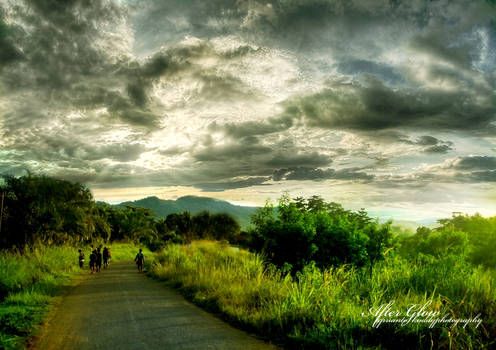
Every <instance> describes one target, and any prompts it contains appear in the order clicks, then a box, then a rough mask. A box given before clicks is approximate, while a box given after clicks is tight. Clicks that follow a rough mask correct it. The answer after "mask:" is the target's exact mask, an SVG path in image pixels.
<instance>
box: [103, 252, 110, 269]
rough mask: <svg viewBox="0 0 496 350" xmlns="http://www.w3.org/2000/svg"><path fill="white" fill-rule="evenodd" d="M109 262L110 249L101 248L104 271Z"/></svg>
mask: <svg viewBox="0 0 496 350" xmlns="http://www.w3.org/2000/svg"><path fill="white" fill-rule="evenodd" d="M109 260H110V249H108V248H107V247H105V248H103V268H104V269H106V268H107V267H108V266H109Z"/></svg>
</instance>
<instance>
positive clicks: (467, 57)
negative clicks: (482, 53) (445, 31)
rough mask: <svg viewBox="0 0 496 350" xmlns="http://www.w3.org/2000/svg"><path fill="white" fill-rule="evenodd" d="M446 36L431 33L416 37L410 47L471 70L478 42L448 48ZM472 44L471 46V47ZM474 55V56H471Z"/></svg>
mask: <svg viewBox="0 0 496 350" xmlns="http://www.w3.org/2000/svg"><path fill="white" fill-rule="evenodd" d="M446 39H447V38H446V36H445V35H441V34H439V33H429V34H428V35H419V36H415V37H413V38H412V39H411V41H410V46H411V48H412V49H413V50H415V51H417V52H425V53H428V54H430V55H432V56H433V57H435V58H437V59H439V60H442V61H445V62H450V63H452V64H454V65H455V66H457V67H463V68H470V67H471V65H472V60H473V59H474V58H475V57H473V56H472V55H475V53H474V52H478V51H479V50H477V46H476V45H477V42H472V43H464V44H462V45H457V46H452V47H448V46H446V43H447V40H446ZM470 44H471V45H470ZM471 53H472V55H471Z"/></svg>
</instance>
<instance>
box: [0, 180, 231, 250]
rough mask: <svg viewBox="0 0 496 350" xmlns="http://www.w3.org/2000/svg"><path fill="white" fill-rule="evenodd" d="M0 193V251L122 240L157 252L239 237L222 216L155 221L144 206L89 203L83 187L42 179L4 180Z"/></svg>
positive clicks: (182, 216)
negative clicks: (0, 199)
mask: <svg viewBox="0 0 496 350" xmlns="http://www.w3.org/2000/svg"><path fill="white" fill-rule="evenodd" d="M0 192H2V193H4V194H5V203H4V210H3V216H2V223H1V232H0V249H1V248H10V249H12V248H14V249H15V248H19V249H22V248H23V247H25V246H32V245H33V244H36V243H43V244H46V245H52V244H55V245H63V244H83V243H84V244H101V243H108V242H110V241H123V240H124V241H132V242H134V243H136V244H144V245H148V246H149V247H151V248H152V249H159V248H161V247H163V246H164V245H165V244H166V243H167V242H169V241H170V242H175V243H179V242H188V241H191V240H192V239H198V238H211V239H218V240H222V239H225V240H228V241H235V240H237V238H238V235H239V233H240V226H239V224H238V223H237V222H236V221H235V220H234V219H233V218H232V217H231V216H230V215H228V214H225V213H215V214H210V213H209V212H206V211H203V212H200V213H198V214H196V215H194V216H191V214H190V213H189V212H182V213H178V214H170V215H168V216H167V218H166V219H157V218H156V217H155V215H154V213H153V212H152V211H151V210H150V209H147V208H142V207H136V206H134V205H127V206H121V207H118V208H116V207H113V206H110V205H108V204H105V203H95V202H94V201H93V198H92V195H91V192H90V191H89V190H88V188H86V187H85V186H83V185H81V184H78V183H70V182H67V181H63V180H57V179H54V178H50V177H47V176H36V175H28V176H23V177H19V178H15V177H9V176H8V177H5V181H4V185H2V186H0Z"/></svg>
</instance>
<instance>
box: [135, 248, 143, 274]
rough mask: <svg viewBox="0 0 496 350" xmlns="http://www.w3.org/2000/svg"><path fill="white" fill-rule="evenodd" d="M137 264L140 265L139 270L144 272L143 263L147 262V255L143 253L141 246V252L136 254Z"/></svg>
mask: <svg viewBox="0 0 496 350" xmlns="http://www.w3.org/2000/svg"><path fill="white" fill-rule="evenodd" d="M134 261H136V265H138V272H143V264H144V263H145V255H144V254H143V250H142V249H141V248H140V250H139V253H138V254H136V258H134Z"/></svg>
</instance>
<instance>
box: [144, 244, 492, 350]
mask: <svg viewBox="0 0 496 350" xmlns="http://www.w3.org/2000/svg"><path fill="white" fill-rule="evenodd" d="M426 257H427V256H426ZM149 269H150V272H151V274H152V275H153V276H154V277H156V278H158V279H162V280H167V281H169V283H170V284H171V285H172V286H175V287H178V288H179V290H180V291H181V292H183V293H184V294H185V295H187V296H188V297H189V298H191V299H192V300H193V301H194V302H195V303H197V304H199V305H201V306H203V307H205V308H207V309H209V310H211V311H215V312H218V313H221V314H222V315H223V316H224V317H225V318H226V319H227V320H229V321H231V322H232V323H234V324H236V325H238V326H240V327H243V328H245V329H247V330H249V331H252V332H256V333H258V334H259V335H262V336H266V337H269V338H270V339H272V340H279V341H282V342H284V343H285V344H286V345H288V346H289V347H291V348H300V349H307V348H308V349H320V348H321V349H352V348H353V349H355V348H357V349H358V348H364V349H365V348H367V349H368V348H370V349H372V348H374V349H375V348H383V349H398V348H402V349H419V348H425V349H431V348H439V349H470V348H472V349H475V348H477V349H490V348H492V347H494V346H495V345H496V343H495V339H496V326H495V322H494V321H495V318H496V293H495V287H496V282H495V281H496V275H495V273H494V270H484V269H481V268H471V267H470V266H467V265H466V264H465V263H464V262H463V260H460V259H458V258H457V257H456V256H454V255H450V256H448V257H441V258H434V257H432V258H431V259H429V258H425V259H423V260H422V259H419V260H417V261H415V262H411V261H408V260H406V259H404V258H402V257H400V256H398V255H396V256H395V255H390V254H387V255H386V257H385V259H384V260H381V261H378V262H376V263H375V264H374V265H373V266H372V268H371V270H367V269H361V268H355V267H352V268H346V267H345V266H341V267H330V268H327V269H319V268H317V267H316V266H315V265H313V264H310V265H307V266H305V267H304V268H303V269H302V271H301V272H298V273H296V274H295V275H294V276H291V275H289V274H284V273H282V272H281V270H280V269H277V268H275V266H273V265H270V264H269V265H267V264H266V263H264V260H263V258H262V256H260V255H259V254H255V253H249V252H247V251H244V250H237V249H234V248H232V247H230V246H229V245H222V244H219V243H214V242H205V241H200V242H193V244H192V245H190V246H179V245H169V246H167V248H166V250H164V251H162V252H160V253H158V255H156V257H155V259H154V260H153V261H151V262H150V266H149ZM390 301H394V302H395V307H396V308H398V309H401V310H407V309H408V308H409V307H411V305H413V304H417V305H424V304H425V303H430V305H431V309H433V310H437V311H439V312H440V313H441V314H447V315H450V316H453V317H456V318H466V317H473V316H475V315H476V314H478V313H481V318H482V320H483V325H482V326H481V327H478V328H476V327H475V326H474V325H473V324H468V325H467V326H466V327H464V326H463V325H458V326H456V327H454V328H449V326H441V325H438V326H435V327H433V328H429V325H428V324H414V323H411V324H408V325H405V326H399V325H393V326H391V325H387V324H383V325H381V326H380V327H377V328H374V327H372V324H373V322H374V317H373V316H371V315H370V314H369V312H368V311H369V310H370V309H371V308H374V309H377V308H378V307H379V306H381V305H384V304H387V303H389V302H390ZM362 313H363V315H362Z"/></svg>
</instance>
